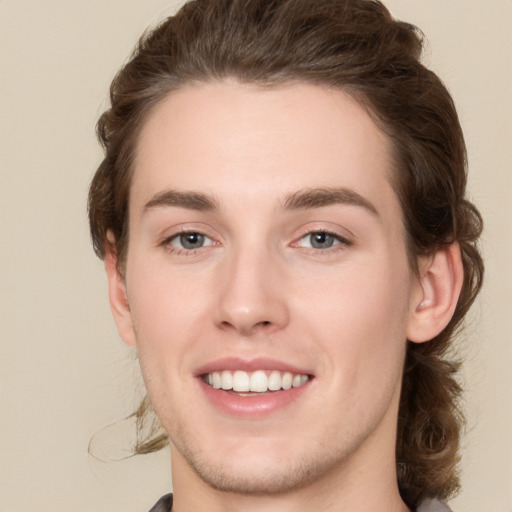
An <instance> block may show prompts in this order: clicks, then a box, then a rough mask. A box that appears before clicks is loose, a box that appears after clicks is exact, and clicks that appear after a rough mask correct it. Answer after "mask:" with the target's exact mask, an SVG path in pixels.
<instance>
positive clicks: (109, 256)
mask: <svg viewBox="0 0 512 512" xmlns="http://www.w3.org/2000/svg"><path fill="white" fill-rule="evenodd" d="M107 239H108V244H107V252H106V255H105V270H106V272H107V279H108V296H109V300H110V309H111V310H112V315H113V316H114V320H115V322H116V325H117V330H118V332H119V336H121V339H122V340H123V341H124V342H125V343H126V344H127V345H130V346H135V331H134V328H133V321H132V315H131V311H130V305H129V303H128V296H127V293H126V281H125V278H124V276H123V275H122V274H121V272H120V270H119V259H118V257H117V251H116V246H115V239H114V235H113V234H112V233H111V232H110V231H109V232H108V234H107Z"/></svg>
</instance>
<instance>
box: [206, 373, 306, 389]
mask: <svg viewBox="0 0 512 512" xmlns="http://www.w3.org/2000/svg"><path fill="white" fill-rule="evenodd" d="M308 380H309V376H308V375H305V374H293V373H290V372H283V373H281V372H279V371H277V370H273V371H271V372H268V371H265V370H257V371H255V372H252V373H248V372H244V371H242V370H237V371H235V372H232V371H230V370H223V371H222V372H220V371H217V372H212V373H209V374H208V375H206V376H205V378H204V381H205V382H206V383H207V384H209V385H210V386H212V387H213V388H215V389H223V390H226V391H229V390H231V389H232V390H233V391H236V392H238V393H247V392H249V391H251V392H253V393H265V392H267V391H279V390H280V389H285V390H288V389H291V388H292V387H294V388H297V387H299V386H303V385H304V384H306V382H308Z"/></svg>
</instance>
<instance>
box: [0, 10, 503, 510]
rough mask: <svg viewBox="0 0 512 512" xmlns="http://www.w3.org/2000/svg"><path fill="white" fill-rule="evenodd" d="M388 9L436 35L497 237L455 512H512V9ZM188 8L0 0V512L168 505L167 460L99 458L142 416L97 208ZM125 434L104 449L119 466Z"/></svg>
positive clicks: (436, 55) (473, 352)
mask: <svg viewBox="0 0 512 512" xmlns="http://www.w3.org/2000/svg"><path fill="white" fill-rule="evenodd" d="M180 3H181V2H180ZM385 3H386V4H387V5H388V7H389V8H390V9H391V11H392V12H393V13H394V14H395V16H397V17H399V18H401V19H405V20H407V21H410V22H412V23H415V24H417V25H418V26H419V27H420V28H421V29H422V30H423V31H424V32H425V34H426V35H427V38H428V40H429V42H430V44H429V48H428V50H427V54H426V56H425V61H426V63H427V64H429V65H430V66H431V67H432V68H433V69H434V70H435V71H436V72H438V73H439V74H440V75H441V77H442V78H443V80H444V81H445V83H446V84H447V86H448V88H449V89H450V91H451V92H452V94H453V96H454V98H455V101H456V104H457V106H458V109H459V113H460V116H461V120H462V124H463V128H464V131H465V134H466V142H467V145H468V148H469V158H470V192H471V196H472V198H473V200H474V201H475V202H476V203H477V205H478V206H479V208H480V209H481V212H482V213H483V215H484V219H485V222H486V230H485V234H484V238H483V248H484V254H485V257H486V262H487V275H486V283H485V289H484V291H483V293H482V295H481V297H480V300H479V302H478V303H477V305H476V306H475V307H474V309H473V311H472V314H471V317H470V324H469V326H468V328H467V330H466V333H465V335H464V336H463V337H462V338H461V344H462V345H463V348H462V352H463V354H465V358H466V364H465V370H464V374H463V383H464V385H465V387H467V389H468V392H467V394H466V401H465V404H466V409H467V414H468V432H467V434H466V436H465V439H464V450H463V464H462V468H463V491H462V493H461V495H460V496H459V497H458V498H457V499H455V500H454V501H453V502H452V507H453V508H454V510H456V511H459V512H482V511H493V512H512V440H511V437H512V436H511V434H510V432H511V423H512V398H511V396H512V371H511V370H510V368H511V366H512V322H511V317H512V314H511V309H512V299H511V295H512V271H511V266H512V227H511V226H512V206H511V205H512V200H511V195H512V194H511V193H512V158H511V146H512V123H511V119H512V102H511V95H512V72H511V63H512V1H510V0H487V1H485V2H484V1H481V0H388V1H387V2H385ZM176 5H178V3H177V2H175V1H174V2H173V1H172V0H144V1H142V0H87V1H84V0H81V1H78V0H0V73H1V79H0V109H1V110H0V114H1V115H0V119H1V123H0V145H1V152H0V172H1V186H0V208H1V216H0V223H1V224H0V233H1V251H0V315H1V324H0V329H1V333H2V339H1V344H0V379H1V386H0V414H1V418H0V500H1V504H0V509H1V510H2V511H6V512H29V511H31V510H33V509H37V510H38V511H39V512H82V511H95V512H107V511H108V512H121V511H123V512H144V511H146V510H148V509H149V508H150V506H151V505H152V503H153V502H154V501H156V499H157V498H158V497H159V496H160V495H161V494H163V493H165V492H168V490H170V486H171V478H170V468H169V460H168V457H169V456H168V453H167V452H166V451H163V452H161V453H159V454H156V455H150V456H143V457H135V458H129V459H127V460H124V461H122V462H110V463H103V462H99V461H97V460H95V459H93V458H91V457H90V456H88V453H87V447H88V443H89V440H90V439H91V437H92V436H93V435H94V434H95V432H97V431H98V430H100V429H101V428H102V427H105V426H107V425H109V424H112V423H114V424H115V422H116V421H117V420H119V419H121V418H123V417H124V416H126V415H128V414H129V413H130V412H131V410H132V407H133V405H134V403H135V397H134V392H133V389H134V386H135V382H136V380H137V377H136V375H137V372H136V370H135V369H134V368H135V367H136V365H135V363H134V362H133V354H132V353H130V351H129V350H128V349H126V348H125V347H124V346H123V345H122V343H121V341H120V340H119V338H118V336H117V333H116V331H115V328H114V324H113V321H112V319H111V315H110V310H109V306H108V300H107V288H106V279H105V276H104V272H103V266H102V264H101V262H99V261H98V260H97V259H96V258H95V257H94V255H93V252H92V248H91V245H90V242H89V234H88V226H87V219H86V195H87V188H88V184H89V181H90V179H91V177H92V174H93V172H94V170H95V169H96V167H97V165H98V164H99V162H100V160H101V151H100V148H99V146H98V144H97V143H96V140H95V135H94V125H95V122H96V119H97V117H98V116H99V114H100V113H101V111H102V110H103V108H104V107H105V106H106V98H107V90H108V86H109V84H110V81H111V79H112V78H113V76H114V74H115V72H116V70H117V69H118V68H119V66H120V65H121V63H122V62H124V61H125V60H126V58H127V56H128V55H129V53H130V51H131V48H132V47H133V45H134V43H135V41H136V39H137V38H138V36H139V35H140V34H141V33H142V31H143V30H144V29H145V28H146V27H147V26H148V25H149V24H150V23H152V22H155V21H156V20H158V19H160V18H162V17H163V16H165V15H169V14H172V13H173V12H174V10H175V8H176ZM125 423H126V422H125ZM125 423H121V424H117V425H114V426H113V427H111V428H109V429H107V430H105V431H104V432H103V437H102V435H99V436H98V437H97V438H98V439H103V445H101V443H100V446H105V439H107V443H106V444H107V445H108V444H109V442H112V443H117V444H118V445H119V446H117V445H116V446H117V447H116V450H117V452H116V453H118V454H120V455H122V449H121V448H120V446H122V441H123V440H126V439H128V438H129V429H127V428H126V424H125Z"/></svg>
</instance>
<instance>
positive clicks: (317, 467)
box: [181, 450, 344, 496]
mask: <svg viewBox="0 0 512 512" xmlns="http://www.w3.org/2000/svg"><path fill="white" fill-rule="evenodd" d="M308 452H309V453H302V454H299V453H297V450H295V453H294V454H293V456H291V457H290V456H283V454H281V455H277V454H276V452H275V451H274V452H273V455H274V457H272V451H267V452H263V453H261V456H252V457H247V456H245V457H240V456H237V455H232V456H231V457H230V456H229V455H227V457H225V459H226V460H225V461H219V460H218V459H217V458H216V459H215V460H213V458H212V459H208V458H205V456H204V455H200V454H199V453H192V452H190V451H185V453H184V452H183V451H181V455H182V456H183V458H184V459H185V460H186V462H187V463H188V465H189V467H190V468H191V469H192V470H193V472H194V473H195V474H196V475H197V476H198V477H199V479H200V480H202V481H203V482H204V483H206V484H207V485H208V486H210V487H211V488H213V489H216V490H219V491H222V492H228V493H233V494H241V495H254V496H256V495H260V496H262V495H267V496H271V495H278V494H286V493H289V492H292V491H296V490H298V489H303V488H305V487H308V486H310V485H312V484H313V483H314V482H316V481H319V480H321V479H322V478H324V477H325V476H326V475H328V474H329V473H330V472H332V471H336V467H337V466H338V465H339V463H340V459H341V460H343V459H344V455H343V454H340V453H332V454H330V457H329V456H327V457H326V454H325V453H319V450H308ZM227 453H229V451H228V452H227Z"/></svg>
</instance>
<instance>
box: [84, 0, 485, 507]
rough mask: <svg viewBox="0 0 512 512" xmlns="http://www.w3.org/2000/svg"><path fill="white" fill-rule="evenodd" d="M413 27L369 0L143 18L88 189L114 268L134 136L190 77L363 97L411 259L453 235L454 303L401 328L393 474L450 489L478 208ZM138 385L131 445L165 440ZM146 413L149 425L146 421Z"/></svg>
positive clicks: (203, 0)
mask: <svg viewBox="0 0 512 512" xmlns="http://www.w3.org/2000/svg"><path fill="white" fill-rule="evenodd" d="M422 51H423V36H422V33H421V32H420V31H419V29H418V28H416V27H415V26H413V25H410V24H408V23H405V22H402V21H398V20H395V19H393V18H392V16H391V15H390V13H389V12H388V10H387V9H386V8H385V7H384V5H383V4H382V3H380V2H379V1H377V0H193V1H189V2H187V3H186V4H185V5H184V6H183V7H182V8H181V9H180V10H179V11H178V12H177V14H176V15H174V16H171V17H169V18H167V19H165V20H164V21H163V22H162V23H160V24H159V25H158V26H156V27H155V28H153V29H151V30H149V31H147V32H146V33H145V34H144V35H143V36H142V37H141V39H140V40H139V42H138V45H137V46H136V48H135V50H134V52H133V54H132V55H131V57H130V59H129V61H128V62H127V63H126V64H125V65H124V66H123V68H122V69H121V70H120V71H119V73H118V74H117V75H116V77H115V79H114V80H113V82H112V85H111V89H110V102H111V106H110V108H109V109H108V110H106V111H105V112H104V113H103V114H102V116H101V117H100V119H99V121H98V124H97V133H98V137H99V140H100V142H101V144H102V145H103V148H104V152H105V157H104V160H103V161H102V163H101V164H100V166H99V168H98V170H97V172H96V174H95V176H94V178H93V180H92V183H91V187H90V191H89V203H88V206H89V218H90V229H91V235H92V240H93V245H94V249H95V251H96V254H97V255H98V256H99V257H100V258H104V257H105V254H106V251H107V249H108V245H109V241H108V240H107V232H108V231H111V232H112V233H113V234H114V237H115V247H113V248H112V249H114V250H116V251H117V253H118V257H119V261H120V271H121V272H122V268H123V262H124V260H125V255H126V248H127V244H128V235H127V233H128V199H129V190H130V181H131V175H132V172H133V168H132V163H133V159H134V154H133V151H134V147H135V142H136V140H137V137H138V135H139V133H140V130H141V127H142V125H143V123H144V121H145V119H146V118H147V116H148V115H149V114H150V113H151V112H152V110H153V109H154V108H155V106H156V105H157V104H158V103H159V102H160V101H162V100H163V99H164V98H166V97H167V96H168V95H169V94H170V93H171V92H172V91H174V90H176V89H178V88H180V87H181V86H183V85H184V84H187V83H200V82H208V81H212V80H222V79H225V78H228V77H229V78H234V79H236V80H239V81H240V82H244V83H254V84H260V85H262V86H272V85H278V84H283V83H287V82H307V83H313V84H319V85H323V86H328V87H334V88H339V89H341V90H343V91H345V92H347V93H348V94H351V95H352V96H353V97H354V98H356V99H357V100H358V101H359V102H360V103H361V104H362V105H364V106H365V107H366V108H367V109H368V111H369V112H370V114H371V115H372V116H373V118H374V120H375V121H376V122H377V124H378V125H379V126H380V128H381V129H383V130H384V131H385V133H386V134H387V135H388V136H389V138H390V140H391V142H392V148H393V154H394V160H395V166H394V167H395V169H394V175H393V184H394V188H395V191H396V193H397V196H398V198H399V200H400V203H401V207H402V212H403V219H404V224H405V228H406V232H407V244H408V252H409V259H410V262H411V266H412V267H413V268H415V262H416V261H417V257H418V256H420V255H427V254H431V253H433V252H435V251H436V250H437V249H439V248H441V247H444V246H447V245H449V244H451V243H453V242H457V243H458V244H459V245H460V249H461V252H462V262H463V266H464V283H463V287H462V292H461V295H460V297H459V300H458V304H457V307H456V310H455V314H454V316H453V318H452V320H451V322H450V323H449V325H448V326H447V327H446V328H445V329H444V330H443V331H442V332H441V333H440V334H439V335H438V336H436V337H435V338H434V339H433V340H431V341H430V342H427V343H422V344H415V343H410V342H408V346H407V354H406V362H405V368H404V376H403V390H402V395H401V402H400V409H399V418H398V432H397V447H396V457H397V478H398V482H399V484H400V487H401V488H402V489H404V488H409V489H411V488H412V489H417V492H416V494H417V498H418V499H419V498H422V497H438V498H443V499H444V498H448V497H450V496H451V495H453V494H454V493H455V492H456V491H457V489H458V486H459V480H458V473H457V464H458V460H459V455H458V453H459V438H460V432H461V428H462V426H463V415H462V413H461V411H460V408H459V398H460V394H461V388H460V386H459V384H458V383H457V380H456V378H455V374H456V372H457V369H458V363H457V362H455V361H453V360H451V359H450V358H449V355H448V354H450V353H451V345H452V341H453V338H454V334H455V332H456V331H457V330H458V327H459V326H460V325H461V322H462V320H463V318H464V316H465V315H466V313H467V311H468V309H469V308H470V306H471V304H472V303H473V301H474V299H475V297H476V295H477V293H478V291H479V289H480V287H481V284H482V278H483V263H482V259H481V256H480V253H479V250H478V246H477V241H478V238H479V235H480V233H481V230H482V221H481V217H480V214H479V213H478V210H477V209H476V208H475V206H473V205H472V204H471V202H469V201H468V199H467V198H466V190H465V189H466V180H467V175H466V172H467V162H466V149H465V144H464V139H463V135H462V130H461V127H460V123H459V120H458V116H457V112H456V110H455V106H454V103H453V101H452V98H451V97H450V94H449V93H448V91H447V89H446V87H445V86H444V85H443V83H442V82H441V80H440V79H439V78H438V77H437V76H436V75H435V74H434V73H433V72H431V71H430V70H428V69H427V68H426V67H425V66H424V65H422V63H421V62H420V59H421V55H422ZM152 414H154V413H153V412H152V407H151V404H150V401H149V399H148V398H147V397H146V398H145V399H144V400H143V402H142V403H141V405H140V407H139V408H138V410H137V411H136V412H135V413H134V417H135V418H136V424H137V428H138V430H137V432H138V436H137V445H136V446H135V452H136V453H148V452H150V451H155V450H157V449H159V448H161V447H163V446H164V445H165V444H166V443H167V442H168V440H167V437H166V435H165V433H163V431H161V430H159V429H158V428H157V426H156V425H157V424H155V421H154V418H153V417H152V416H151V415H152ZM148 426H149V428H148Z"/></svg>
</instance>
